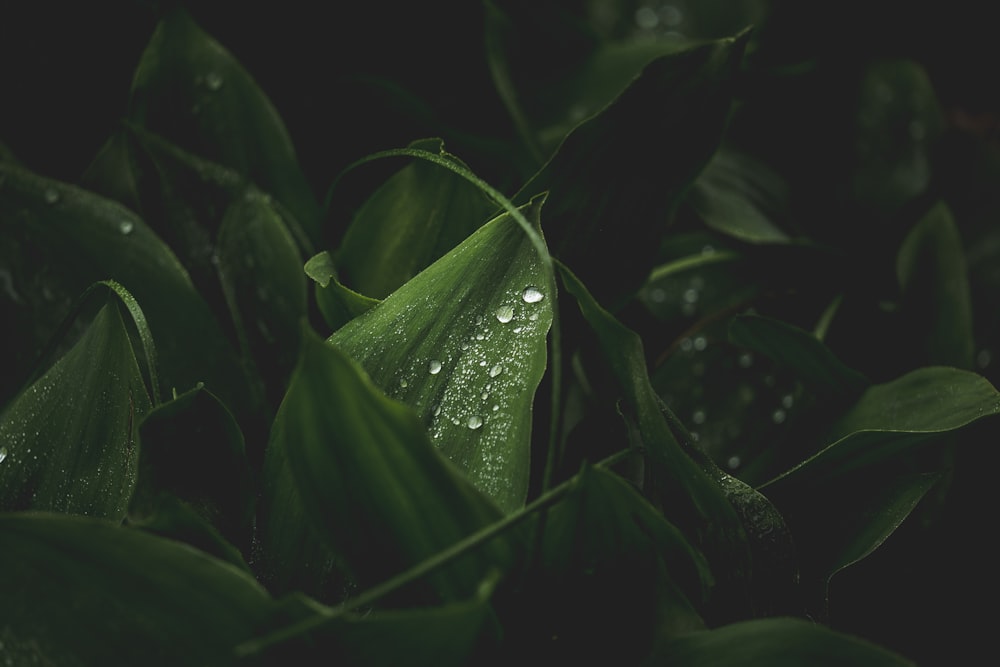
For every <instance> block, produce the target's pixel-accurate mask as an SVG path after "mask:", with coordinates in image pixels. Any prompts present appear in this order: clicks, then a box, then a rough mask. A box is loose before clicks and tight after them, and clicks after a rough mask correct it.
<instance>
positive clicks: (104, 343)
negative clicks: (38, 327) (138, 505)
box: [0, 297, 150, 521]
mask: <svg viewBox="0 0 1000 667" xmlns="http://www.w3.org/2000/svg"><path fill="white" fill-rule="evenodd" d="M149 409H150V399H149V396H148V394H147V389H146V386H145V384H144V382H143V379H142V374H141V372H140V370H139V367H138V364H137V362H136V358H135V353H134V351H133V349H132V344H131V342H130V340H129V335H128V331H127V330H126V328H125V324H124V322H123V321H122V318H121V314H120V311H119V304H118V298H117V297H111V298H110V299H109V302H108V303H107V304H106V305H105V306H104V307H102V308H101V310H100V311H99V312H98V314H97V316H96V317H95V318H94V320H93V321H92V322H91V323H90V325H89V326H88V327H87V330H86V332H85V333H84V334H83V336H82V337H81V338H80V340H79V341H77V342H76V344H75V345H74V346H73V347H72V348H71V349H70V350H69V351H68V352H67V353H66V354H65V355H63V356H62V357H61V358H60V359H59V360H57V361H56V362H55V364H54V365H53V366H52V367H51V368H49V369H48V371H46V373H45V374H44V375H43V376H42V377H40V378H39V379H38V380H37V381H35V382H34V383H33V384H32V385H30V386H29V387H27V388H26V389H25V390H24V391H23V392H22V393H21V394H20V395H19V396H18V397H17V398H16V399H15V400H14V401H13V402H11V403H10V404H8V405H7V407H6V408H5V409H4V411H3V412H2V413H0V508H2V509H3V510H7V511H10V510H28V509H34V510H51V511H57V512H66V513H71V514H88V515H92V516H96V517H102V518H107V519H111V520H113V521H120V520H121V519H122V518H123V517H124V515H125V509H126V506H127V504H128V499H129V496H130V495H131V493H132V488H133V485H134V484H135V476H136V458H137V452H136V432H137V428H138V424H139V420H140V419H141V418H142V416H143V415H144V414H145V413H146V412H148V411H149Z"/></svg>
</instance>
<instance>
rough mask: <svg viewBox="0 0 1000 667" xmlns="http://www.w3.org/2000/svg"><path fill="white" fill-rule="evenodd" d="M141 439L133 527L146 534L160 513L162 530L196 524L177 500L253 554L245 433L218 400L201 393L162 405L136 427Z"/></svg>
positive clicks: (131, 515) (132, 504) (130, 515)
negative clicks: (176, 524)
mask: <svg viewBox="0 0 1000 667" xmlns="http://www.w3.org/2000/svg"><path fill="white" fill-rule="evenodd" d="M139 438H140V445H141V447H140V451H139V466H138V479H137V482H136V488H135V493H134V494H133V496H132V499H131V502H130V504H129V512H128V518H129V523H130V524H136V523H142V524H143V527H145V528H147V529H149V528H150V527H151V526H152V525H154V524H156V522H157V515H159V514H161V512H162V513H164V514H165V515H167V516H165V517H164V518H163V523H161V524H159V525H161V527H162V526H164V524H169V523H170V522H171V521H174V520H176V521H178V522H180V524H181V525H182V526H183V525H185V524H190V523H193V520H192V521H188V520H187V519H186V513H184V512H183V511H182V510H177V509H176V508H175V507H174V504H175V501H176V502H177V503H179V504H181V505H186V506H187V508H188V509H189V510H190V511H191V513H193V514H194V515H195V516H197V517H199V518H200V519H202V520H203V521H205V522H207V523H208V524H209V525H211V526H214V528H215V529H216V530H217V531H218V532H219V533H220V534H221V535H223V536H225V538H226V539H228V540H229V541H230V542H231V543H232V544H234V545H237V546H239V547H240V548H241V549H243V550H244V552H249V546H250V535H251V530H252V525H253V510H254V495H255V492H254V489H253V486H252V481H251V474H250V467H249V465H248V463H247V457H246V450H245V446H244V442H243V434H242V433H241V432H240V429H239V426H238V425H237V424H236V421H235V420H234V418H233V416H232V414H231V413H230V412H229V411H228V410H227V409H226V407H225V406H224V405H222V403H220V402H219V400H218V398H216V397H215V396H214V395H213V394H211V393H210V392H209V391H208V390H207V389H205V388H204V387H202V386H198V387H195V388H194V389H192V390H190V391H187V392H185V393H183V394H181V395H180V396H177V397H176V398H174V399H173V400H171V401H168V402H167V403H164V404H163V405H160V406H157V407H156V408H155V409H153V411H152V412H150V413H149V414H148V415H146V417H145V418H144V419H143V420H142V422H141V424H140V425H139ZM171 517H176V519H173V518H171ZM159 532H161V534H163V532H164V531H163V530H160V531H159ZM205 550H206V551H207V550H208V549H205Z"/></svg>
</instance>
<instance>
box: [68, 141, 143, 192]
mask: <svg viewBox="0 0 1000 667" xmlns="http://www.w3.org/2000/svg"><path fill="white" fill-rule="evenodd" d="M130 151H131V149H130V148H129V137H128V134H127V132H126V131H125V130H124V129H119V130H117V131H115V133H114V134H112V135H111V137H109V138H108V140H107V141H106V142H104V145H103V146H101V148H100V150H99V151H98V152H97V155H96V156H95V157H94V159H93V160H92V161H91V163H90V164H89V165H87V168H86V170H85V171H84V172H83V175H82V176H81V177H80V185H81V186H82V187H84V188H86V189H87V190H90V191H91V192H93V193H95V194H99V195H101V196H102V197H107V198H108V199H114V200H115V201H117V202H120V203H121V204H124V205H125V206H127V207H129V208H130V209H132V210H133V211H138V210H140V209H141V206H140V203H139V189H138V185H137V184H136V179H135V171H134V170H133V168H132V160H131V152H130Z"/></svg>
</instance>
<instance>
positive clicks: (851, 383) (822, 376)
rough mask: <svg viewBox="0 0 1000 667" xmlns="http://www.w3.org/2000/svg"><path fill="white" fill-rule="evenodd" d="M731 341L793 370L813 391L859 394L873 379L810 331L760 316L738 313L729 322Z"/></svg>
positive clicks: (830, 393)
mask: <svg viewBox="0 0 1000 667" xmlns="http://www.w3.org/2000/svg"><path fill="white" fill-rule="evenodd" d="M729 340H730V341H732V342H733V343H735V344H737V345H740V346H742V347H745V348H748V349H750V350H754V351H755V352H760V353H761V354H763V355H765V356H767V357H770V358H771V359H773V360H774V361H776V362H778V363H779V364H781V365H782V366H784V367H785V368H787V369H788V370H790V371H791V372H793V373H794V374H795V375H796V376H797V377H798V378H799V379H800V380H801V381H802V382H803V383H805V384H806V385H807V386H808V387H809V388H810V389H811V390H812V391H816V392H818V393H821V394H823V395H826V396H832V397H837V398H845V397H847V398H849V397H853V396H857V395H858V394H859V393H860V392H862V391H863V390H864V389H865V388H866V387H867V386H868V385H869V384H870V382H869V380H868V379H867V378H866V377H865V376H864V375H862V374H861V373H859V372H858V371H856V370H854V369H853V368H850V367H849V366H847V365H846V364H844V362H842V361H841V360H840V359H838V358H837V356H836V355H835V354H834V353H833V352H832V351H831V350H830V349H829V348H828V347H826V346H825V345H824V344H823V343H822V342H821V341H820V340H819V339H818V338H816V337H815V336H813V335H812V334H810V333H809V332H808V331H805V330H803V329H800V328H798V327H796V326H793V325H791V324H788V323H786V322H782V321H780V320H775V319H773V318H769V317H760V316H758V315H738V316H736V317H734V318H733V319H732V321H731V322H730V325H729Z"/></svg>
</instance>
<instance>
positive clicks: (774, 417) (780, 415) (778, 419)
mask: <svg viewBox="0 0 1000 667" xmlns="http://www.w3.org/2000/svg"><path fill="white" fill-rule="evenodd" d="M787 416H788V415H786V414H785V411H784V410H782V409H781V408H778V409H777V410H775V411H774V412H773V413H771V421H773V422H774V423H775V424H782V423H784V421H785V417H787Z"/></svg>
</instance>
